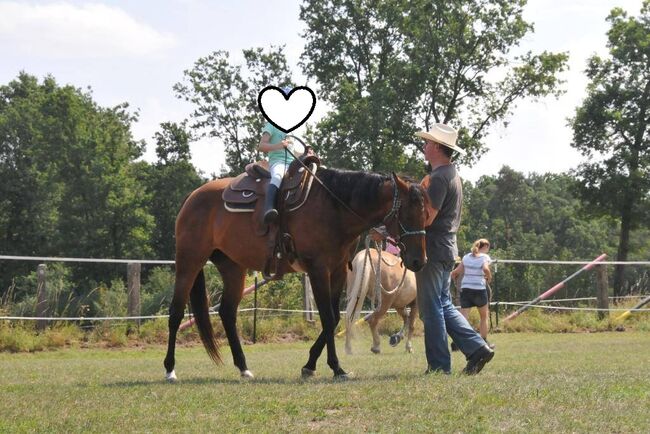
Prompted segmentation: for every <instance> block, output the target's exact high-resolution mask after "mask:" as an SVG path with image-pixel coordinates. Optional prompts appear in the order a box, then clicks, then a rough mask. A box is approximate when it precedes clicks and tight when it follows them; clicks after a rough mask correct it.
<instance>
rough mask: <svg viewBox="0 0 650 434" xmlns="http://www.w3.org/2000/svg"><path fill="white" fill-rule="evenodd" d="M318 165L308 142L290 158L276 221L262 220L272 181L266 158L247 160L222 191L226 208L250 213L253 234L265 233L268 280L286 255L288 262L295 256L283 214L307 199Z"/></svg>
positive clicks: (318, 162) (275, 275)
mask: <svg viewBox="0 0 650 434" xmlns="http://www.w3.org/2000/svg"><path fill="white" fill-rule="evenodd" d="M319 165H320V159H319V158H318V157H317V156H316V155H315V154H314V153H313V151H312V150H311V148H310V147H308V146H306V147H305V153H304V154H303V155H302V156H300V157H299V159H298V160H294V161H292V162H291V164H290V165H289V168H288V169H287V173H286V174H285V175H284V178H283V180H282V185H281V186H280V192H279V194H278V200H277V202H278V203H277V210H278V213H279V219H278V220H279V222H278V224H274V225H270V226H269V225H266V224H264V222H263V213H264V196H265V195H266V190H267V188H268V185H269V183H270V181H271V174H270V172H269V166H268V162H266V161H259V162H255V163H250V164H248V165H247V166H246V169H245V171H244V173H242V174H241V175H239V176H237V177H236V178H235V179H234V180H233V181H232V182H231V183H230V185H229V186H228V187H226V188H225V189H224V191H223V194H222V199H223V201H224V204H225V207H226V209H227V210H228V211H230V212H242V213H253V215H252V216H251V218H252V221H253V225H254V227H255V233H256V235H258V236H266V235H267V234H268V248H269V253H268V259H267V263H266V266H265V267H264V278H265V279H267V280H275V279H280V278H281V277H282V276H281V275H278V274H277V270H278V262H279V261H280V260H282V259H286V260H288V261H289V262H292V261H293V260H295V257H296V255H295V248H294V245H293V237H292V236H291V234H289V233H288V230H287V225H286V214H288V213H291V212H292V211H295V210H297V209H298V208H300V207H301V206H302V205H303V204H304V203H305V202H306V201H307V198H308V197H309V192H310V191H311V187H312V184H313V181H314V177H313V176H312V175H311V173H316V171H317V170H318V166H319ZM305 167H308V168H309V170H306V169H305ZM310 172H311V173H310Z"/></svg>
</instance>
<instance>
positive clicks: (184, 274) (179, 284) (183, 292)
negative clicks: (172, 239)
mask: <svg viewBox="0 0 650 434" xmlns="http://www.w3.org/2000/svg"><path fill="white" fill-rule="evenodd" d="M176 267H177V268H176V282H175V284H174V297H173V298H172V302H171V304H170V306H169V321H168V325H169V339H168V342H167V355H166V356H165V362H164V365H165V371H166V373H165V378H166V379H167V381H176V372H175V371H174V366H175V365H176V360H175V357H174V353H175V351H176V333H177V332H178V328H179V326H180V324H181V321H182V320H183V315H184V313H185V306H186V305H187V302H188V300H189V297H190V291H191V288H192V286H193V284H194V282H195V280H196V279H197V274H198V272H199V271H200V270H201V267H198V268H197V267H194V268H191V269H188V268H186V267H184V266H183V265H182V264H178V263H177V265H176Z"/></svg>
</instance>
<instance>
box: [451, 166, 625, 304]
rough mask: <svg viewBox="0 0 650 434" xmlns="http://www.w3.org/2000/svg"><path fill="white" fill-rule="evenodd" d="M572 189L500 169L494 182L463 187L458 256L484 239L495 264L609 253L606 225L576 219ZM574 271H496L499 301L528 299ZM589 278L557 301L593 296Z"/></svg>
mask: <svg viewBox="0 0 650 434" xmlns="http://www.w3.org/2000/svg"><path fill="white" fill-rule="evenodd" d="M575 183H576V180H575V179H574V178H573V177H571V176H569V175H566V174H559V175H558V174H544V175H538V174H531V175H529V176H524V175H523V174H521V173H519V172H516V171H514V170H512V169H510V168H509V167H507V166H504V167H503V168H502V169H501V170H500V171H499V174H498V175H497V176H484V177H482V178H480V179H479V180H478V181H477V183H476V184H475V185H473V186H472V185H468V184H466V186H465V190H464V193H465V199H464V209H463V220H462V224H461V231H460V233H459V250H460V251H461V252H468V251H469V249H470V247H471V244H472V242H473V241H474V240H476V239H478V238H488V239H489V240H490V242H491V245H492V252H491V253H490V254H491V256H493V257H496V258H500V259H544V260H589V259H593V258H595V257H596V256H597V255H599V254H600V253H602V252H609V251H612V248H614V246H615V239H614V237H613V236H612V226H611V223H610V222H609V220H608V219H606V218H603V217H593V216H591V217H588V216H587V217H586V216H584V215H582V214H581V213H580V208H581V207H580V199H579V197H578V196H577V195H575V194H574V188H573V187H574V185H575ZM574 268H575V267H574ZM574 268H571V267H570V266H562V265H543V266H542V265H530V264H516V265H512V264H509V265H505V264H504V265H499V277H498V287H499V292H500V294H499V299H500V300H511V301H514V300H522V299H532V298H533V297H535V296H536V295H538V294H539V293H540V292H541V291H542V290H544V289H547V288H549V287H550V286H551V285H553V284H555V283H557V282H559V281H560V280H562V279H563V278H564V277H566V276H567V275H568V274H569V273H570V272H572V271H574ZM591 278H592V277H591V276H590V275H588V274H585V275H583V276H582V277H581V278H580V279H579V280H575V281H572V282H571V285H569V288H567V289H565V290H564V291H565V293H564V294H561V296H564V295H567V296H568V295H570V296H574V295H575V294H576V293H577V291H582V294H583V295H585V296H593V294H594V292H593V285H592V284H590V283H589V279H591ZM569 291H572V292H569Z"/></svg>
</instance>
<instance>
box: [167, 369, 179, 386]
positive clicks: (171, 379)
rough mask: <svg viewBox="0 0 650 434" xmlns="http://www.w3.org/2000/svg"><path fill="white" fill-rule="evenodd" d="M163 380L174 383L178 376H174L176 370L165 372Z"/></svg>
mask: <svg viewBox="0 0 650 434" xmlns="http://www.w3.org/2000/svg"><path fill="white" fill-rule="evenodd" d="M165 380H167V382H168V383H175V382H176V381H178V378H176V371H174V370H173V371H171V372H165Z"/></svg>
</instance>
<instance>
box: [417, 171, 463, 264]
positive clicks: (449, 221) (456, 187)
mask: <svg viewBox="0 0 650 434" xmlns="http://www.w3.org/2000/svg"><path fill="white" fill-rule="evenodd" d="M427 193H429V199H431V206H432V207H433V208H434V209H437V210H438V214H437V216H436V218H435V219H434V220H433V223H431V226H429V227H427V229H426V231H427V258H428V259H429V261H455V260H456V257H457V256H458V246H457V245H456V232H458V227H459V226H460V213H461V210H462V207H463V185H462V183H461V180H460V177H459V176H458V172H456V167H454V165H453V164H446V165H444V166H439V167H437V168H435V169H434V170H432V171H431V174H430V175H429V186H428V187H427Z"/></svg>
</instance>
